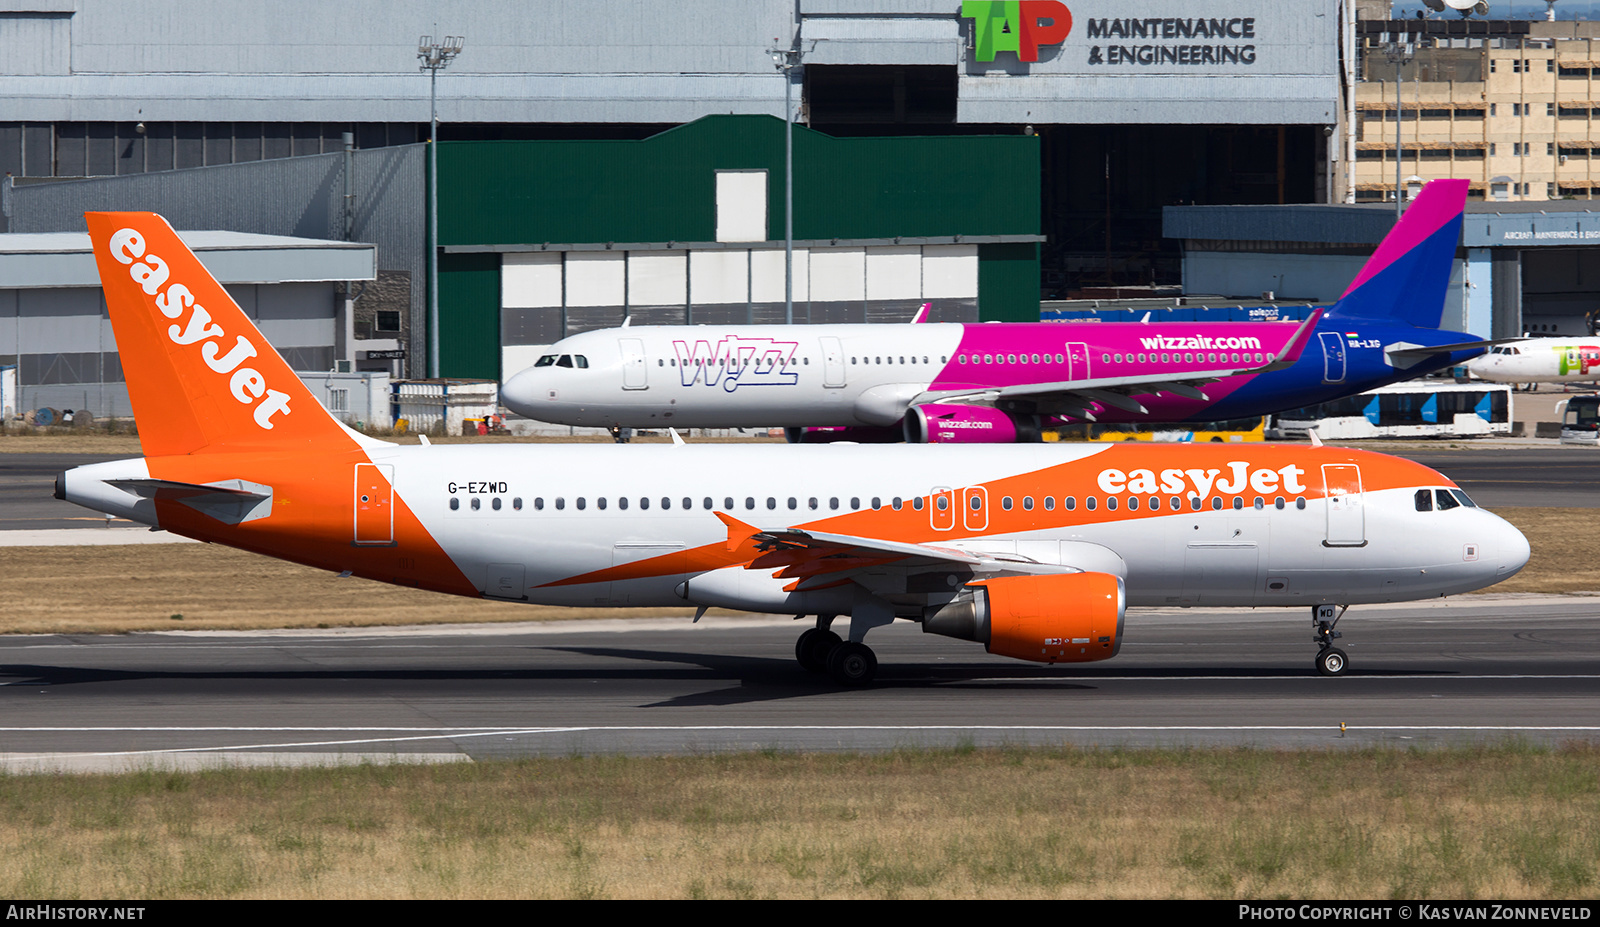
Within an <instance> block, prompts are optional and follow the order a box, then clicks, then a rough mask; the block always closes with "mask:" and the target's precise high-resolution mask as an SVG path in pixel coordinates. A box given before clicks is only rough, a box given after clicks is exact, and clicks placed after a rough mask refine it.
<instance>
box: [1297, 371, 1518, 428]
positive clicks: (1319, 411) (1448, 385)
mask: <svg viewBox="0 0 1600 927" xmlns="http://www.w3.org/2000/svg"><path fill="white" fill-rule="evenodd" d="M1273 419H1274V427H1273V428H1271V429H1269V431H1268V437H1276V438H1304V437H1306V436H1307V435H1308V433H1309V432H1310V431H1311V430H1312V429H1315V430H1316V432H1317V437H1319V438H1322V439H1324V440H1329V441H1338V440H1352V439H1357V440H1358V439H1361V438H1419V437H1452V438H1455V437H1461V438H1465V437H1481V436H1487V435H1506V434H1510V433H1511V386H1510V384H1506V383H1454V382H1451V381H1449V380H1410V381H1407V382H1405V383H1395V384H1393V385H1391V386H1385V387H1383V388H1382V389H1375V390H1372V391H1371V392H1367V393H1361V394H1360V395H1356V396H1347V397H1345V398H1344V399H1336V400H1334V401H1333V402H1324V403H1321V404H1319V405H1315V406H1307V407H1305V408H1303V409H1291V410H1289V411H1287V412H1280V413H1278V414H1277V415H1275V416H1273Z"/></svg>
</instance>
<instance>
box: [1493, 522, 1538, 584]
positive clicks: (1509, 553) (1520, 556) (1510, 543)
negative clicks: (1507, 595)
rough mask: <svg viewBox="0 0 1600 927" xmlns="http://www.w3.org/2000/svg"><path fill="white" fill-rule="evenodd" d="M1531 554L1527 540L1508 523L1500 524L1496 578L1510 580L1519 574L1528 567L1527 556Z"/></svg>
mask: <svg viewBox="0 0 1600 927" xmlns="http://www.w3.org/2000/svg"><path fill="white" fill-rule="evenodd" d="M1531 552H1532V551H1531V549H1530V548H1529V546H1528V539H1527V538H1526V537H1524V536H1523V534H1522V532H1521V531H1518V530H1517V529H1516V527H1515V526H1514V525H1512V524H1511V523H1510V522H1502V528H1501V535H1500V565H1499V569H1498V570H1497V576H1498V578H1499V579H1510V578H1511V577H1513V576H1515V575H1517V573H1519V572H1521V570H1522V568H1523V567H1525V566H1527V565H1528V556H1529V554H1530V553H1531Z"/></svg>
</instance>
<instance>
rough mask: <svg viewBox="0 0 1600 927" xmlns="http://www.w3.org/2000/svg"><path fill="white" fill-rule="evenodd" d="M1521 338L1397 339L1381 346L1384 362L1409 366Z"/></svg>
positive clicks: (1392, 365) (1394, 365) (1393, 365)
mask: <svg viewBox="0 0 1600 927" xmlns="http://www.w3.org/2000/svg"><path fill="white" fill-rule="evenodd" d="M1522 340H1524V339H1522V338H1496V339H1495V340H1493V341H1458V342H1456V343H1455V344H1412V343H1411V342H1409V341H1397V342H1395V343H1394V344H1386V345H1384V346H1383V360H1384V363H1386V364H1388V365H1389V366H1391V367H1410V366H1411V365H1412V364H1420V363H1422V362H1423V361H1425V360H1427V359H1428V358H1430V357H1434V356H1435V355H1439V354H1454V353H1455V352H1457V351H1477V350H1482V349H1483V348H1492V347H1494V346H1495V345H1497V344H1507V343H1509V342H1512V341H1522Z"/></svg>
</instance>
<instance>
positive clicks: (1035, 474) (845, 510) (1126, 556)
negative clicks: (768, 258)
mask: <svg viewBox="0 0 1600 927" xmlns="http://www.w3.org/2000/svg"><path fill="white" fill-rule="evenodd" d="M88 218H89V233H90V237H91V239H92V240H93V243H94V249H95V257H96V260H97V261H98V263H99V267H100V272H101V276H102V280H103V283H104V286H105V293H106V304H107V306H108V307H109V311H110V315H111V323H112V326H113V327H114V329H115V332H116V337H117V344H118V346H119V348H120V350H121V352H122V362H123V369H124V370H125V371H126V375H127V379H128V386H129V393H130V395H131V397H132V400H133V406H134V409H133V411H134V415H135V418H136V421H137V423H138V425H139V433H140V440H141V442H142V443H143V445H144V451H145V455H146V456H144V457H142V458H138V459H132V460H121V461H112V462H109V463H102V464H94V465H90V466H84V467H78V468H75V469H72V470H68V471H66V472H65V473H63V474H61V476H60V477H59V478H58V479H57V481H56V495H57V496H58V497H59V498H62V499H66V500H68V501H71V502H74V503H77V504H79V505H82V506H85V507H87V508H89V509H91V510H93V511H96V512H103V513H108V514H112V515H117V516H121V517H124V518H130V519H133V520H135V521H138V522H142V523H144V524H147V525H150V526H151V527H156V528H163V529H166V530H169V531H172V532H175V533H178V534H181V535H185V536H188V537H192V538H198V539H200V540H204V541H211V542H215V543H218V544H226V545H230V546H233V547H238V548H241V549H244V550H249V551H254V552H256V553H260V554H264V555H267V556H272V557H279V558H282V559H286V560H292V561H295V562H299V563H304V564H309V565H312V566H315V567H319V568H322V569H325V570H329V571H333V572H338V573H349V574H353V575H356V576H361V577H365V578H367V579H373V580H379V581H382V582H389V583H397V584H401V585H408V586H416V587H421V588H424V589H432V590H436V591H439V592H445V593H453V594H457V595H464V596H473V597H482V598H489V599H498V600H504V601H512V602H535V603H545V604H555V605H576V606H639V607H646V608H662V607H667V606H689V607H693V608H695V609H696V610H697V614H699V613H703V612H704V610H705V609H706V608H709V607H726V608H735V609H743V610H748V611H756V612H769V613H774V614H785V615H800V616H814V617H815V623H814V625H813V626H812V627H810V628H809V629H807V630H806V631H805V632H804V633H803V634H801V635H800V637H799V641H798V642H797V644H796V649H795V652H796V656H797V658H798V660H799V663H800V665H801V666H802V667H804V668H805V669H807V670H811V671H815V672H826V673H827V674H829V675H831V676H832V677H833V678H834V679H835V680H837V681H839V682H841V683H844V684H853V685H860V684H865V683H867V682H869V681H870V680H871V679H872V678H873V675H874V673H875V672H876V666H877V659H876V657H875V656H874V654H873V652H872V650H871V648H869V647H868V646H867V645H866V644H865V642H864V639H865V637H866V636H867V634H868V633H869V632H870V631H871V630H872V629H873V628H876V627H878V626H880V625H884V624H888V623H890V622H892V621H895V620H909V621H913V622H916V623H918V624H919V625H920V626H921V628H922V630H924V631H926V632H930V633H934V634H941V635H946V636H951V637H956V638H960V639H964V640H970V641H974V642H977V643H979V644H982V645H983V646H984V648H985V649H986V650H987V651H989V652H990V653H992V654H996V655H1001V656H1007V657H1013V658H1016V659H1021V660H1031V661H1036V662H1041V663H1073V662H1086V661H1092V660H1102V659H1107V658H1109V657H1112V656H1115V655H1116V653H1117V652H1118V650H1119V649H1120V647H1121V644H1122V639H1123V634H1124V630H1125V625H1124V618H1125V615H1126V612H1127V609H1128V608H1129V607H1130V606H1142V605H1214V606H1230V607H1257V606H1287V607H1294V608H1299V609H1301V610H1302V612H1301V614H1302V615H1303V614H1304V613H1305V612H1306V611H1309V612H1310V614H1311V618H1312V625H1313V629H1314V631H1315V638H1316V641H1317V643H1318V650H1317V657H1316V664H1315V665H1316V667H1317V669H1318V671H1319V672H1321V673H1323V674H1327V675H1338V674H1341V673H1343V672H1344V671H1345V669H1346V666H1347V659H1346V656H1345V654H1344V652H1343V651H1341V650H1340V649H1339V648H1338V647H1336V646H1334V639H1335V638H1336V637H1338V636H1339V635H1340V633H1341V632H1339V631H1336V630H1335V625H1336V624H1337V622H1338V621H1339V616H1340V615H1342V614H1343V607H1345V606H1349V605H1351V604H1358V603H1368V602H1396V601H1406V600H1410V599H1419V598H1424V597H1433V596H1440V595H1448V594H1453V593H1458V592H1467V591H1470V590H1473V589H1479V588H1482V587H1484V586H1488V585H1491V584H1493V583H1495V582H1498V581H1499V580H1501V579H1504V578H1506V577H1508V576H1511V575H1512V574H1514V573H1516V572H1517V571H1518V570H1519V569H1521V568H1522V566H1523V564H1524V563H1526V561H1527V558H1528V544H1527V541H1526V540H1525V539H1524V538H1523V537H1522V535H1521V534H1520V533H1518V532H1517V530H1516V529H1515V528H1513V527H1512V526H1511V525H1509V524H1507V523H1506V522H1504V521H1502V520H1501V519H1499V518H1497V517H1496V516H1494V515H1492V514H1490V513H1488V512H1486V511H1484V510H1482V509H1480V508H1477V507H1476V506H1474V505H1473V504H1472V502H1471V500H1470V499H1468V498H1467V496H1466V495H1465V494H1464V493H1462V492H1461V490H1460V489H1459V488H1458V487H1456V486H1455V484H1453V483H1452V482H1451V481H1450V480H1449V479H1447V478H1446V477H1444V476H1442V475H1441V474H1439V473H1436V472H1434V471H1432V470H1430V469H1428V468H1426V467H1423V466H1421V465H1419V464H1416V463H1413V462H1411V461H1406V460H1399V459H1396V458H1391V457H1385V456H1382V455H1377V454H1370V453H1365V452H1362V451H1354V450H1346V449H1337V448H1329V447H1321V448H1318V447H1305V446H1272V445H1264V446H1252V447H1239V446H1223V445H1204V446H1184V445H1176V446H1175V445H1150V444H1141V445H1133V444H1122V445H1115V446H1100V447H1085V446H1082V445H1078V446H1065V445H1037V446H1031V447H1013V448H996V447H983V446H975V447H951V448H938V449H934V448H923V447H916V446H909V445H896V446H854V445H842V444H841V445H829V446H805V447H772V446H756V445H749V446H728V445H717V446H705V445H702V446H694V445H682V444H679V445H642V446H631V447H630V446H618V445H566V446H561V445H548V444H541V445H492V446H486V445H454V446H448V447H445V446H426V445H424V446H405V447H402V446H398V445H395V444H390V443H386V442H382V441H376V440H373V439H370V438H365V437H362V436H360V435H357V434H355V433H354V432H351V431H349V430H348V429H346V428H345V427H344V426H342V425H340V424H339V423H338V422H337V421H335V420H334V419H333V417H332V416H331V415H329V414H328V413H327V412H326V411H325V410H324V409H323V408H322V407H321V406H319V405H318V404H317V402H316V401H315V399H314V398H313V397H312V396H311V395H310V394H309V392H308V391H307V390H306V389H304V388H303V387H302V386H301V384H300V382H299V380H298V379H297V378H296V377H295V375H294V373H293V371H291V370H290V369H289V368H288V366H287V365H286V364H284V362H283V360H282V359H281V358H280V357H279V356H278V354H277V352H276V351H274V350H273V349H272V347H271V346H270V345H269V344H268V343H267V341H266V339H264V338H263V337H262V336H261V333H260V332H259V331H257V330H256V328H255V326H254V325H252V324H251V322H250V320H249V319H248V318H246V317H245V315H244V313H242V312H240V311H239V308H238V307H237V306H236V305H234V304H233V302H232V300H230V299H229V298H228V295H227V293H226V292H225V291H224V290H223V289H222V287H220V286H219V285H218V284H217V283H216V281H215V280H214V279H212V277H211V275H210V274H208V273H207V272H206V270H205V268H204V267H203V266H202V265H201V264H200V263H199V261H197V260H196V259H195V257H194V256H193V255H192V254H191V253H190V252H189V250H188V249H187V248H186V247H184V245H183V243H182V241H180V240H179V238H178V237H177V235H176V234H174V233H173V231H172V229H171V228H169V227H168V225H167V224H166V222H165V221H163V220H162V219H161V218H160V217H159V216H155V215H152V214H150V213H93V214H90V215H89V217H88ZM918 327H921V328H932V327H934V326H918ZM1295 329H1296V327H1295V326H1290V327H1289V330H1290V333H1291V335H1292V332H1293V331H1294V330H1295ZM635 331H638V330H637V329H636V330H635ZM1283 343H1284V344H1287V343H1289V341H1288V340H1285V341H1284V342H1283ZM992 350H993V349H991V351H992ZM1214 350H1215V351H1216V352H1217V353H1219V354H1220V353H1222V352H1223V351H1224V350H1226V353H1227V354H1228V355H1230V357H1231V355H1233V354H1234V353H1238V354H1240V355H1243V354H1245V353H1249V354H1250V355H1252V359H1251V363H1259V364H1262V365H1268V364H1270V363H1275V362H1277V360H1278V358H1277V356H1276V354H1277V350H1278V349H1277V347H1274V348H1270V349H1265V348H1264V349H1262V350H1261V351H1260V352H1259V353H1260V354H1261V355H1262V359H1261V360H1256V359H1255V357H1254V355H1255V354H1256V353H1257V350H1256V348H1255V347H1250V348H1248V349H1247V348H1246V347H1245V346H1243V345H1230V346H1228V347H1227V348H1226V349H1224V348H1223V347H1221V346H1216V347H1215V348H1214ZM1191 353H1193V351H1192V350H1191ZM1206 353H1207V354H1210V353H1212V349H1210V348H1208V349H1207V351H1206ZM1268 354H1272V355H1274V356H1273V357H1271V358H1267V357H1266V355H1268ZM1231 362H1232V361H1230V363H1231ZM1242 362H1243V361H1241V363H1242ZM763 366H764V365H763ZM702 372H703V371H702ZM742 375H743V373H742V368H741V371H740V376H741V377H742ZM838 618H846V619H847V622H846V623H847V625H848V629H847V633H846V634H845V635H844V636H843V637H841V636H840V635H839V634H837V633H835V631H834V630H833V625H834V623H835V621H836V620H837V619H838ZM1204 620H1205V619H1204V618H1203V617H1202V618H1198V619H1197V622H1199V623H1203V622H1204ZM1196 632H1197V636H1198V635H1199V634H1201V633H1203V630H1202V629H1200V628H1197V629H1196Z"/></svg>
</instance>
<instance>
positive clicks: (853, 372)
mask: <svg viewBox="0 0 1600 927" xmlns="http://www.w3.org/2000/svg"><path fill="white" fill-rule="evenodd" d="M1466 198H1467V182H1466V181H1465V180H1436V181H1434V182H1432V183H1430V184H1428V186H1427V187H1426V188H1424V189H1423V191H1422V193H1421V194H1420V195H1418V197H1417V199H1416V200H1415V201H1414V202H1413V203H1412V204H1411V206H1410V208H1409V209H1408V210H1407V211H1406V214H1405V216H1404V217H1403V218H1402V219H1401V220H1400V221H1399V222H1398V223H1396V224H1395V226H1394V228H1393V229H1391V230H1390V232H1389V234H1388V235H1387V236H1385V237H1384V240H1383V242H1382V243H1381V244H1379V246H1378V249H1377V251H1376V252H1374V253H1373V255H1372V257H1371V259H1370V260H1368V261H1367V263H1366V265H1365V266H1364V267H1363V268H1362V270H1361V273H1360V274H1358V275H1357V276H1356V279H1355V280H1354V281H1353V282H1352V283H1351V284H1350V286H1349V288H1348V289H1346V290H1345V293H1344V295H1343V296H1341V297H1340V298H1339V301H1338V302H1337V303H1335V304H1334V305H1333V306H1332V307H1331V308H1330V309H1328V310H1327V312H1326V313H1323V312H1322V311H1321V310H1313V312H1312V314H1311V315H1310V317H1309V318H1307V319H1306V321H1305V322H1303V323H1296V322H1157V323H1151V324H1143V323H1139V322H1116V323H1105V324H1095V325H1062V324H1057V323H1048V322H1046V323H1040V322H1031V323H1020V322H1019V323H992V324H984V325H959V324H954V323H943V324H904V325H731V326H710V325H659V326H658V325H647V326H639V327H631V326H629V327H624V328H611V329H602V330H596V331H588V332H583V333H581V334H577V335H573V336H571V337H569V338H565V339H563V340H561V341H560V342H558V343H556V344H555V345H553V346H551V348H550V350H549V352H548V353H546V354H545V355H543V356H542V357H540V358H539V360H538V362H537V363H536V364H535V365H534V366H532V367H530V368H528V369H527V370H524V371H522V372H520V373H517V374H516V375H515V376H511V377H510V378H509V379H508V380H506V383H505V388H504V389H503V390H502V392H501V397H502V399H503V400H504V402H505V404H506V406H507V407H509V408H510V409H511V410H512V411H514V412H517V413H519V414H521V415H525V416H527V417H529V418H533V419H538V420H540V421H545V422H555V423H557V424H561V425H596V426H601V427H613V428H616V427H632V428H658V427H665V426H669V425H671V426H677V427H694V428H730V427H750V426H759V427H768V426H781V427H785V428H788V429H790V432H789V434H790V439H791V440H799V441H810V440H834V439H836V438H837V437H839V436H840V434H839V432H838V431H836V430H835V429H840V428H843V429H846V431H844V432H843V434H844V436H846V437H849V438H850V439H852V440H863V441H865V440H895V441H898V440H906V441H911V442H927V443H934V444H981V443H999V442H1011V441H1030V440H1038V438H1039V433H1040V429H1041V428H1043V427H1048V426H1049V425H1051V424H1059V423H1061V422H1074V421H1091V422H1094V421H1098V422H1139V421H1145V422H1214V421H1222V420H1225V419H1235V418H1246V417H1251V416H1258V415H1266V414H1269V413H1272V412H1280V411H1282V410H1284V409H1295V408H1302V407H1304V406H1310V405H1316V404H1317V403H1321V402H1327V401H1331V400H1334V399H1339V398H1341V397H1344V396H1352V395H1355V394H1357V393H1361V392H1365V391H1367V390H1370V389H1377V388H1378V387H1380V386H1386V385H1388V384H1390V383H1394V382H1397V381H1400V380H1408V379H1410V378H1412V377H1417V376H1421V375H1423V374H1425V373H1428V372H1430V371H1433V370H1438V369H1440V368H1443V367H1447V366H1449V365H1451V364H1458V363H1461V362H1462V361H1464V360H1466V359H1467V358H1469V357H1472V356H1474V355H1476V354H1478V353H1480V352H1482V350H1483V349H1484V348H1485V347H1486V346H1488V345H1490V344H1493V342H1489V341H1479V340H1477V337H1476V336H1474V335H1470V334H1467V333H1464V332H1452V331H1441V330H1440V329H1439V321H1440V318H1441V317H1442V314H1443V310H1444V297H1445V290H1446V287H1447V286H1448V284H1449V281H1450V267H1451V262H1452V260H1453V259H1454V258H1455V253H1456V244H1457V242H1458V241H1459V240H1460V238H1461V221H1462V210H1463V209H1464V204H1465V203H1466ZM506 373H507V374H508V375H509V374H510V373H511V371H506ZM813 426H822V427H820V428H816V430H812V431H808V430H806V429H807V428H808V427H813Z"/></svg>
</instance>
